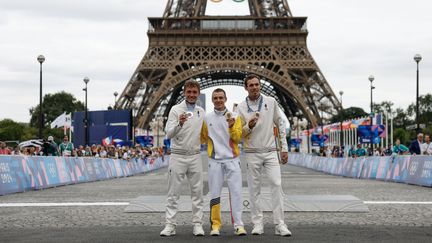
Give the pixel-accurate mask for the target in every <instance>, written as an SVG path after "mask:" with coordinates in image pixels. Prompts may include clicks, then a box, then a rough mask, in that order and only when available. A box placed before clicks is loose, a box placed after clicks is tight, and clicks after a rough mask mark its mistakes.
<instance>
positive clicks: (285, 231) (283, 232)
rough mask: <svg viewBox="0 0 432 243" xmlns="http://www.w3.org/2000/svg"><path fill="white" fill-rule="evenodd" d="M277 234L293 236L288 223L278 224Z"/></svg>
mask: <svg viewBox="0 0 432 243" xmlns="http://www.w3.org/2000/svg"><path fill="white" fill-rule="evenodd" d="M275 234H276V235H280V236H291V235H292V234H291V231H289V229H288V227H287V226H286V224H278V225H276V228H275Z"/></svg>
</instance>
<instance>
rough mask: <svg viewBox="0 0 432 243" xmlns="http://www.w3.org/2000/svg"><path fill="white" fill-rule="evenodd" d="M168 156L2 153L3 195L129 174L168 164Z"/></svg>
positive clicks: (0, 187)
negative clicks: (124, 158) (13, 154)
mask: <svg viewBox="0 0 432 243" xmlns="http://www.w3.org/2000/svg"><path fill="white" fill-rule="evenodd" d="M168 162H169V157H168V156H165V157H158V158H146V159H131V160H129V161H126V160H120V159H103V158H87V157H43V156H32V157H29V156H0V195H5V194H10V193H15V192H24V191H29V190H37V189H45V188H50V187H56V186H61V185H69V184H76V183H82V182H91V181H98V180H106V179H111V178H118V177H127V176H131V175H136V174H140V173H145V172H149V171H152V170H156V169H159V168H162V167H166V166H168Z"/></svg>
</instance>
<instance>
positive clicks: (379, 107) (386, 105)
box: [373, 101, 394, 114]
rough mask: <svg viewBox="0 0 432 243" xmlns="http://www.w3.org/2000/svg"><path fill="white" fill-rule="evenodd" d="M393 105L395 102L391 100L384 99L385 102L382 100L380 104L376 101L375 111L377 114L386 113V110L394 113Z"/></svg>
mask: <svg viewBox="0 0 432 243" xmlns="http://www.w3.org/2000/svg"><path fill="white" fill-rule="evenodd" d="M393 106H394V103H393V102H391V101H383V102H381V103H379V104H376V103H375V104H374V105H373V108H374V113H375V114H377V113H382V114H384V113H385V111H387V112H390V113H391V114H394V111H393Z"/></svg>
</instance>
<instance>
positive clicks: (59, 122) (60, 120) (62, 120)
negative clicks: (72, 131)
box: [51, 112, 72, 128]
mask: <svg viewBox="0 0 432 243" xmlns="http://www.w3.org/2000/svg"><path fill="white" fill-rule="evenodd" d="M71 122H72V119H71V114H66V112H63V114H61V115H60V116H58V117H57V118H56V119H55V120H54V121H53V122H51V128H56V127H70V126H71Z"/></svg>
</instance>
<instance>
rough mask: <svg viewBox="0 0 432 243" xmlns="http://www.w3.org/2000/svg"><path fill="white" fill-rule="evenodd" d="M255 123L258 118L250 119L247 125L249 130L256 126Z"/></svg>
mask: <svg viewBox="0 0 432 243" xmlns="http://www.w3.org/2000/svg"><path fill="white" fill-rule="evenodd" d="M257 122H258V117H254V118H252V119H250V121H249V123H248V126H249V129H252V128H254V127H255V126H256V124H257Z"/></svg>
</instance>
